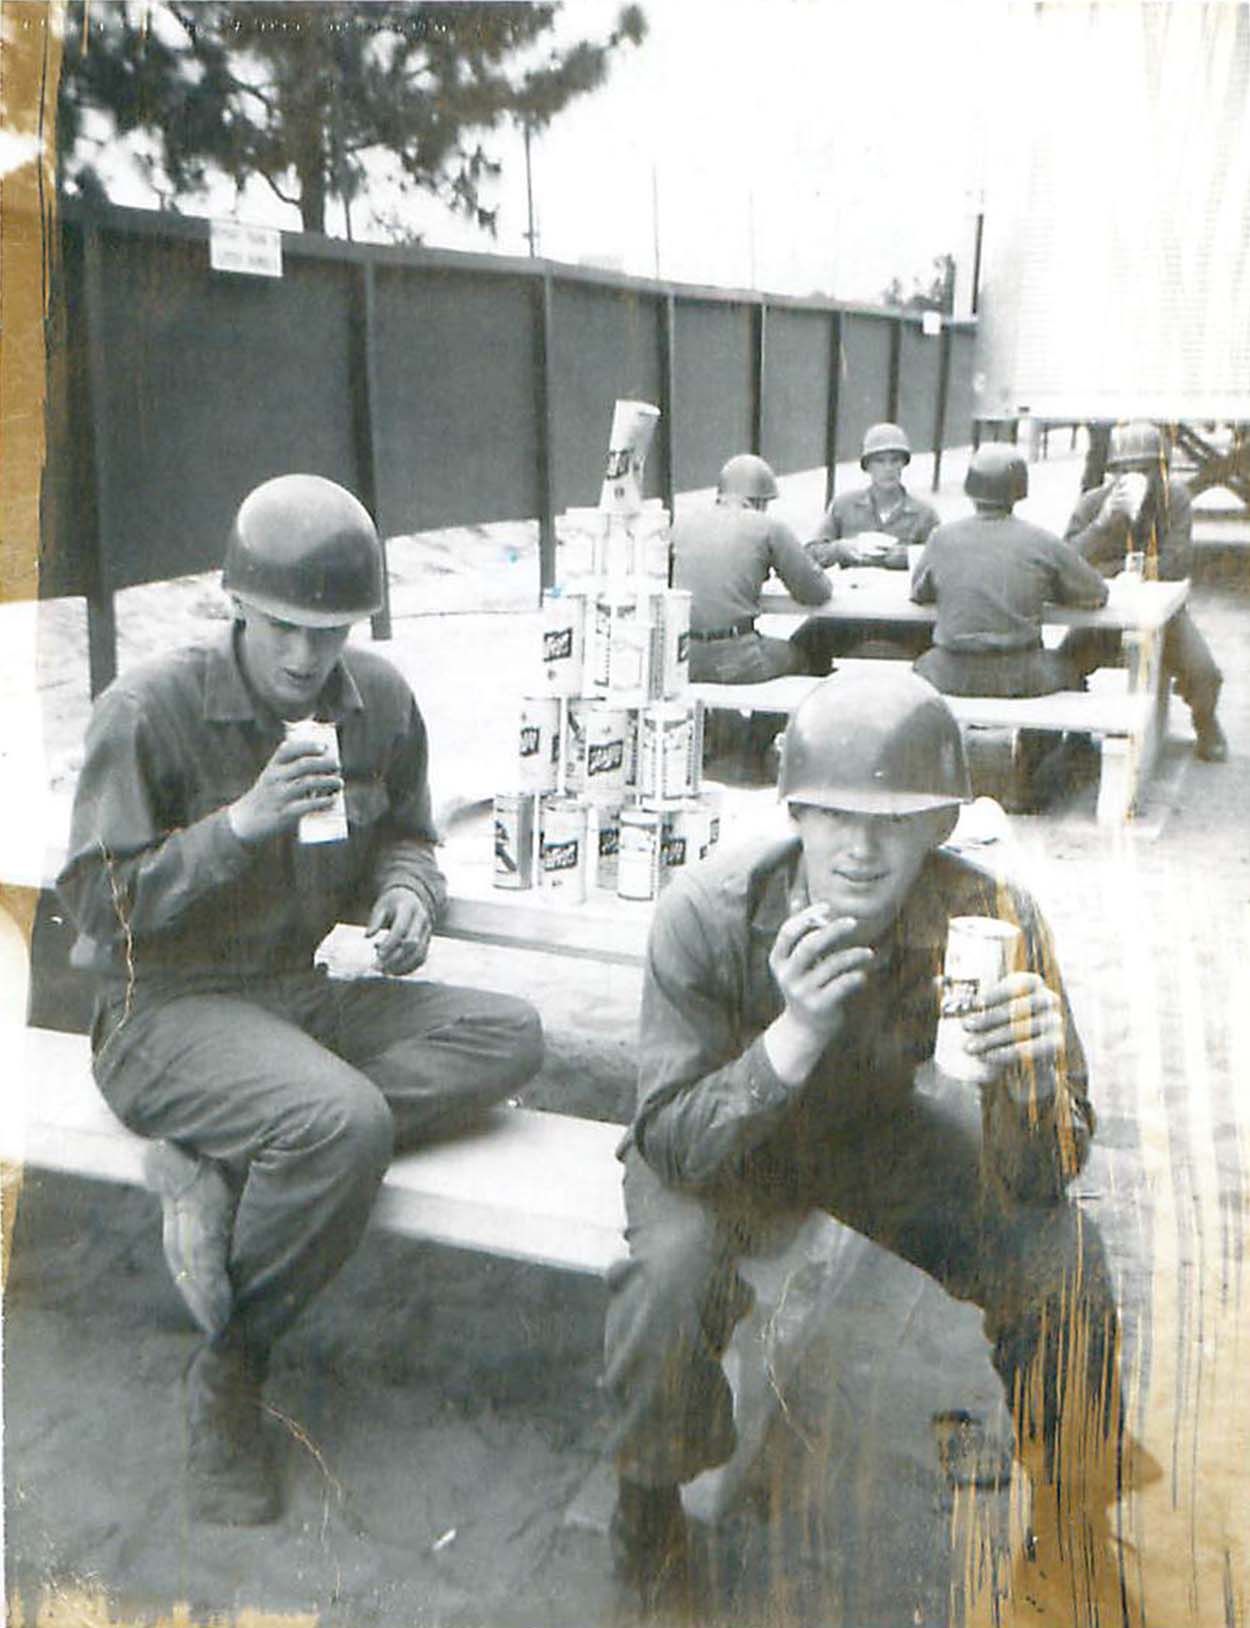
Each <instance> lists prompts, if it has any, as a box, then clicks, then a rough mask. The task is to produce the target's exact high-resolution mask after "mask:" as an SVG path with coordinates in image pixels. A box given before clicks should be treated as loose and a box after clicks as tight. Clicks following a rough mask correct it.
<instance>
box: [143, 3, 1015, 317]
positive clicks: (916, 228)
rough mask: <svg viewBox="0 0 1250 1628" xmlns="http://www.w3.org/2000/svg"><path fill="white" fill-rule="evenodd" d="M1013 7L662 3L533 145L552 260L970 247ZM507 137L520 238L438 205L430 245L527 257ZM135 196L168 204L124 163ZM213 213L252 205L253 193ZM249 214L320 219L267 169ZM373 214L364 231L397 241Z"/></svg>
mask: <svg viewBox="0 0 1250 1628" xmlns="http://www.w3.org/2000/svg"><path fill="white" fill-rule="evenodd" d="M1005 4H1006V0H643V6H644V10H645V11H646V14H647V19H648V23H649V26H650V32H649V34H648V37H647V39H646V41H645V42H644V44H643V45H642V46H641V47H640V48H637V49H634V48H632V47H627V48H625V50H624V51H622V52H621V53H620V55H619V57H618V59H617V60H616V62H615V63H614V65H613V69H612V73H611V76H610V79H609V81H608V83H607V85H606V86H605V88H604V89H602V90H601V91H599V92H597V93H595V94H594V95H591V96H588V97H585V98H583V99H582V100H581V101H580V102H577V103H575V104H574V105H573V106H572V107H571V108H570V109H569V110H568V111H566V112H565V113H564V114H562V115H561V116H560V117H559V118H558V119H557V120H556V122H555V124H554V125H553V127H552V128H551V129H550V130H549V131H548V132H547V133H546V134H544V135H542V136H541V137H539V138H537V139H536V140H535V142H534V144H533V155H532V156H533V177H534V192H535V205H536V214H537V224H538V228H539V231H540V234H541V237H540V252H542V253H543V254H545V255H547V256H550V257H551V258H553V259H558V260H567V261H572V262H577V261H579V260H581V259H583V258H588V259H592V260H599V261H606V262H607V263H609V264H619V265H620V266H621V267H622V268H623V269H624V270H626V271H631V272H635V273H638V274H641V275H644V276H650V275H653V274H654V272H655V270H656V239H657V235H658V247H659V269H660V273H661V275H663V276H664V277H666V278H673V279H677V280H681V281H687V282H703V283H715V284H719V285H721V286H744V287H751V286H754V287H758V288H764V289H771V290H774V291H778V292H783V293H794V294H809V293H814V292H825V293H830V294H836V295H838V296H839V297H841V298H844V299H866V300H875V299H877V298H878V297H879V295H880V293H881V290H882V289H883V288H884V287H885V285H886V284H887V283H888V282H889V280H890V278H891V277H893V276H895V275H898V276H900V277H901V278H902V279H903V282H904V285H905V287H907V286H910V284H911V281H912V279H913V278H915V277H924V278H927V276H928V274H929V271H930V266H931V262H932V260H933V258H934V256H936V255H939V254H941V253H943V252H944V251H947V250H949V251H951V252H954V253H956V254H958V253H961V252H962V251H963V250H964V249H965V247H966V246H967V244H968V243H969V242H970V229H969V222H970V220H971V218H972V215H973V214H974V212H975V211H974V203H973V200H974V198H975V195H976V193H977V190H978V188H979V187H980V186H981V185H982V184H983V181H984V176H983V172H982V171H983V155H984V153H985V152H986V151H987V150H988V148H989V146H990V145H991V144H993V143H995V142H1000V143H1001V142H1002V141H1010V140H1012V139H1013V132H1012V130H1011V128H1010V125H1009V122H1008V121H1007V118H1006V117H1005V116H1004V115H1002V114H1000V113H999V112H998V110H997V108H996V107H995V104H994V96H995V95H996V91H995V86H996V85H997V83H998V80H999V76H998V75H996V74H995V73H994V72H993V71H992V70H991V69H990V66H989V65H990V62H991V60H992V57H993V52H994V49H995V40H996V38H997V34H996V27H997V20H998V19H999V18H1000V17H1001V15H1002V12H1003V8H1004V5H1005ZM617 9H618V5H617V0H567V3H566V5H565V7H564V11H563V15H562V18H561V24H560V26H561V31H562V32H563V33H564V34H566V35H576V34H579V33H584V34H589V35H591V36H601V35H602V34H604V33H606V31H607V30H608V29H609V28H610V26H611V22H612V20H613V18H614V17H615V15H616V11H617ZM490 145H491V146H492V149H493V150H494V151H495V152H496V153H497V154H498V155H499V156H500V157H501V158H502V159H503V160H504V175H503V178H502V180H501V182H500V183H499V185H498V186H497V188H496V189H495V192H494V196H493V198H492V199H491V200H490V201H491V202H492V203H493V204H497V205H498V207H499V232H498V236H497V237H496V238H495V239H494V240H492V239H491V238H490V237H489V236H487V235H486V234H484V233H481V232H477V231H475V230H472V229H470V228H468V227H466V226H464V225H463V224H462V223H460V222H458V221H457V220H455V219H454V218H452V217H451V216H450V215H449V214H448V212H447V211H446V210H444V209H442V207H441V206H439V205H437V204H434V203H431V202H429V201H418V202H416V203H415V204H413V205H412V206H411V207H410V210H409V218H410V220H411V223H412V226H413V228H414V229H416V230H420V231H422V232H423V233H424V235H425V241H426V242H427V243H431V244H437V245H441V246H445V247H451V248H466V249H469V248H472V249H479V250H485V251H487V252H490V251H492V250H493V251H495V252H499V253H507V254H524V253H526V252H527V246H526V242H525V238H524V232H525V228H526V211H525V165H524V159H523V152H522V143H521V139H520V136H519V135H518V134H516V133H514V132H503V133H502V134H499V135H497V136H495V137H493V138H491V142H490ZM115 196H116V197H117V200H118V201H119V202H126V203H134V204H140V203H144V202H150V201H151V200H150V195H147V194H145V193H144V191H143V190H142V189H141V188H139V187H137V186H136V185H134V184H133V183H131V184H126V182H125V181H124V180H123V179H122V177H121V176H120V174H119V176H118V178H117V181H116V182H115ZM192 207H193V210H194V212H195V213H223V214H230V213H233V212H234V209H235V200H234V196H233V192H232V189H230V188H228V187H223V188H222V189H220V190H219V191H218V192H217V194H216V196H215V198H214V200H213V202H212V204H211V205H203V204H197V205H195V206H192ZM405 207H406V208H408V207H409V206H405ZM238 214H239V217H240V218H241V219H244V220H252V221H268V222H271V223H273V224H277V225H281V226H284V227H286V228H287V229H298V224H299V222H298V216H297V215H296V213H295V211H293V210H290V209H285V208H283V207H282V206H281V205H278V204H276V203H275V201H274V200H273V198H272V195H271V194H270V193H269V192H268V189H267V188H265V187H264V185H263V184H261V183H255V184H253V185H252V186H251V187H249V188H248V190H247V193H246V194H245V196H244V197H243V198H242V199H241V200H240V201H239V204H238ZM356 216H357V218H356V220H355V222H354V225H355V228H356V232H357V235H358V236H372V235H375V234H374V233H371V232H369V231H368V229H367V223H366V221H365V220H364V219H363V216H364V211H363V209H361V208H360V207H359V206H358V207H357V210H356ZM657 228H658V233H657ZM334 229H337V230H339V231H341V230H342V226H341V218H340V221H339V223H337V225H333V224H332V230H334Z"/></svg>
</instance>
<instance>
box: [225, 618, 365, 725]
mask: <svg viewBox="0 0 1250 1628" xmlns="http://www.w3.org/2000/svg"><path fill="white" fill-rule="evenodd" d="M363 709H364V699H363V697H362V696H361V693H360V690H359V687H358V686H357V684H356V680H355V679H354V678H353V677H352V675H351V673H350V672H349V671H348V670H347V667H346V665H345V663H344V662H343V661H342V660H340V661H338V662H337V663H336V664H335V666H334V668H333V670H332V672H331V673H330V676H329V678H328V679H327V680H326V682H325V685H324V687H323V688H322V691H321V694H320V695H319V696H318V698H317V707H316V710H317V712H318V713H319V714H322V715H324V716H325V717H327V718H328V719H329V720H330V721H331V722H333V723H340V722H341V721H342V719H343V718H344V716H345V715H346V714H347V713H349V712H361V711H363ZM204 716H205V718H207V719H209V720H210V721H211V722H213V723H242V722H248V721H251V722H255V723H268V722H271V721H272V720H271V719H270V717H269V714H268V712H267V711H266V709H265V708H264V707H261V706H259V705H258V703H257V701H256V698H255V697H254V696H253V694H252V692H251V690H250V689H249V688H248V685H247V680H246V679H245V678H244V676H243V669H242V667H241V665H240V663H239V649H238V640H237V628H236V627H235V625H234V624H231V626H230V628H229V629H228V631H227V632H225V633H224V634H223V635H222V636H221V638H220V639H218V640H217V641H216V642H215V643H214V644H212V645H211V646H210V647H209V653H208V665H207V670H206V673H205V679H204Z"/></svg>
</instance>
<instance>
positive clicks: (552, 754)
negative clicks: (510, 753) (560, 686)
mask: <svg viewBox="0 0 1250 1628" xmlns="http://www.w3.org/2000/svg"><path fill="white" fill-rule="evenodd" d="M517 763H518V770H519V779H520V785H521V789H522V790H523V791H537V792H550V791H556V790H558V789H559V784H560V779H559V776H560V697H559V696H558V695H526V696H523V697H522V699H521V722H520V731H519V735H518V740H517Z"/></svg>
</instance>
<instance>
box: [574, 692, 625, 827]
mask: <svg viewBox="0 0 1250 1628" xmlns="http://www.w3.org/2000/svg"><path fill="white" fill-rule="evenodd" d="M568 705H569V712H568V731H567V739H566V742H565V752H564V786H565V790H566V791H568V792H576V793H577V794H578V795H579V796H586V797H593V798H594V800H595V801H596V802H601V801H604V800H607V801H612V800H613V799H615V801H616V802H618V803H619V802H621V801H622V800H623V798H624V795H625V773H626V769H627V766H628V765H627V755H628V749H629V748H628V738H627V737H628V715H627V713H626V711H625V709H624V708H623V707H614V706H610V705H609V704H608V703H607V702H605V701H597V700H577V701H570V702H569V704H568Z"/></svg>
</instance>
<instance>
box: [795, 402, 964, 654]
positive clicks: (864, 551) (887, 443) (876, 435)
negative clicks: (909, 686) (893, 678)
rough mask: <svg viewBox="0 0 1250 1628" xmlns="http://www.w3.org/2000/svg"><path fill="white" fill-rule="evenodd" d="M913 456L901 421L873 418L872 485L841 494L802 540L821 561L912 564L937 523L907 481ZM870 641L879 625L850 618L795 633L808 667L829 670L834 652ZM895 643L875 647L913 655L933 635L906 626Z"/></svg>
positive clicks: (868, 459) (865, 451)
mask: <svg viewBox="0 0 1250 1628" xmlns="http://www.w3.org/2000/svg"><path fill="white" fill-rule="evenodd" d="M910 462H911V442H910V441H909V440H908V438H907V432H906V430H904V429H903V428H902V426H901V425H899V424H885V423H883V424H871V425H869V427H868V429H867V430H865V432H864V439H863V443H862V446H861V450H860V456H859V465H860V468H861V469H862V470H864V472H865V473H866V474H867V476H868V485H867V486H864V487H861V488H859V489H858V490H856V491H854V492H843V493H842V494H841V495H840V496H838V497H835V498H834V500H833V502H832V503H831V504H830V505H829V507H828V509H827V510H826V511H825V515H824V518H823V519H822V521H821V523H820V526H819V529H818V530H817V532H816V535H815V536H814V537H813V538H812V539H811V541H810V542H808V543H806V544H804V547H805V548H806V549H807V552H808V554H809V555H810V556H811V557H812V559H814V560H815V561H816V563H817V564H818V565H822V566H826V567H827V566H831V565H875V566H883V567H884V568H885V569H886V570H889V571H902V570H904V569H905V568H906V566H907V550H908V548H909V547H911V546H913V545H915V544H917V543H924V542H926V541H927V540H928V537H929V534H930V532H932V530H933V529H934V527H935V526H936V525H937V523H938V512H937V510H936V509H935V508H934V507H933V505H932V504H931V503H926V502H925V501H924V500H923V499H922V498H917V497H913V496H912V495H911V493H910V492H909V491H908V490H907V488H906V487H905V486H904V485H903V471H904V469H906V467H907V465H908V464H909V463H910ZM866 640H873V641H874V642H881V629H880V626H879V625H878V626H876V627H874V626H873V625H871V624H868V623H851V622H845V621H843V622H840V623H839V624H837V625H835V624H833V623H832V622H827V621H822V620H821V619H820V618H819V617H813V618H812V620H811V621H809V622H806V623H804V625H803V626H802V627H801V628H800V629H799V630H798V631H797V632H796V633H795V635H794V642H795V644H796V645H797V646H798V648H799V649H800V650H801V651H802V654H803V666H804V670H805V671H807V672H809V673H827V672H828V671H829V665H830V663H831V661H832V660H833V658H834V657H835V656H839V655H842V656H845V655H849V654H851V652H852V651H854V650H856V649H858V647H859V646H861V645H862V644H864V642H865V641H866ZM890 643H891V646H892V648H889V649H888V650H884V651H874V652H872V653H875V654H889V655H895V656H900V657H901V656H907V655H912V656H915V655H918V654H919V653H920V651H921V650H923V649H924V648H925V644H926V643H927V636H926V635H925V634H924V633H919V634H918V633H917V632H916V630H915V629H914V628H913V629H908V628H905V627H902V626H900V627H897V628H894V629H892V630H891V633H890Z"/></svg>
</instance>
